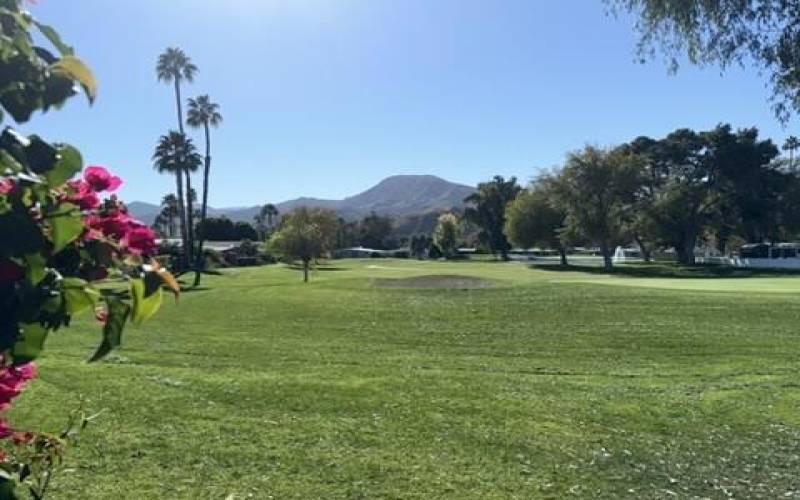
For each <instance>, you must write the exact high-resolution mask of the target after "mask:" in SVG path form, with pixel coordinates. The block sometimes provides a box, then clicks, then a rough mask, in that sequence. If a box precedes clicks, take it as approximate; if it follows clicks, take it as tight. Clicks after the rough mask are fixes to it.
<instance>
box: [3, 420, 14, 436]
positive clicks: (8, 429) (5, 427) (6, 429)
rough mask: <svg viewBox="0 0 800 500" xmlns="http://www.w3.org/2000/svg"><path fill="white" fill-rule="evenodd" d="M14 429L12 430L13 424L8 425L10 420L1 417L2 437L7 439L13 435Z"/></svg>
mask: <svg viewBox="0 0 800 500" xmlns="http://www.w3.org/2000/svg"><path fill="white" fill-rule="evenodd" d="M12 432H13V431H12V430H11V426H9V425H8V422H6V420H5V419H4V418H0V439H5V438H7V437H9V436H10V435H11V433H12Z"/></svg>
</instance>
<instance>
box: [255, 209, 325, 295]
mask: <svg viewBox="0 0 800 500" xmlns="http://www.w3.org/2000/svg"><path fill="white" fill-rule="evenodd" d="M338 224H339V221H338V219H337V217H336V213H335V212H333V211H332V210H325V209H321V208H315V209H311V208H306V207H301V208H298V209H296V210H294V211H293V212H291V213H290V214H288V215H287V216H286V217H285V218H284V219H283V224H282V226H281V228H280V229H279V230H278V231H277V232H275V233H274V234H273V235H272V237H271V238H270V240H269V243H268V247H269V250H270V251H271V252H273V253H275V254H277V255H281V256H282V257H284V258H285V259H287V260H290V261H291V260H300V261H301V262H302V263H303V281H304V282H308V271H309V269H310V267H311V261H312V260H316V259H319V258H321V257H323V256H325V255H326V254H327V253H328V252H330V250H331V248H332V247H333V245H334V242H335V241H336V230H337V226H338Z"/></svg>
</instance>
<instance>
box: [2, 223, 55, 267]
mask: <svg viewBox="0 0 800 500" xmlns="http://www.w3.org/2000/svg"><path fill="white" fill-rule="evenodd" d="M0 234H2V235H13V237H6V236H4V237H2V238H0V255H1V256H3V257H19V256H23V255H25V254H29V253H33V252H38V251H39V250H41V249H42V247H43V246H44V244H45V239H44V235H43V234H42V232H41V231H40V230H39V226H37V225H36V223H35V222H33V220H32V219H31V218H30V217H26V216H24V215H20V214H18V213H14V212H12V213H7V214H3V215H0Z"/></svg>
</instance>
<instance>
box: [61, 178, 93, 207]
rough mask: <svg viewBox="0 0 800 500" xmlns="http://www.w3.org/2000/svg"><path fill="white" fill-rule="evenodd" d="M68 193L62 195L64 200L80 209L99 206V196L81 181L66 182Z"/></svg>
mask: <svg viewBox="0 0 800 500" xmlns="http://www.w3.org/2000/svg"><path fill="white" fill-rule="evenodd" d="M67 188H68V189H69V191H70V193H69V194H67V195H66V196H65V197H64V201H68V202H70V203H74V204H76V205H78V207H80V209H81V210H94V209H96V208H97V207H99V206H100V197H99V196H97V193H96V192H95V191H94V190H93V189H92V187H91V186H90V185H89V184H87V183H85V182H83V181H70V182H68V183H67Z"/></svg>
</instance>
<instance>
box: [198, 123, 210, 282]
mask: <svg viewBox="0 0 800 500" xmlns="http://www.w3.org/2000/svg"><path fill="white" fill-rule="evenodd" d="M204 125H205V127H204V128H205V132H206V161H205V165H204V169H203V204H202V205H201V208H200V227H203V223H204V222H205V221H206V216H207V215H208V177H209V174H210V173H211V133H210V131H209V129H208V122H206V123H204ZM204 240H205V238H203V234H202V233H200V237H199V240H198V243H197V259H196V261H195V269H194V286H198V285H199V284H200V274H201V273H202V272H203V271H204V270H205V263H206V259H205V258H204V256H203V243H205V241H204Z"/></svg>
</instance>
